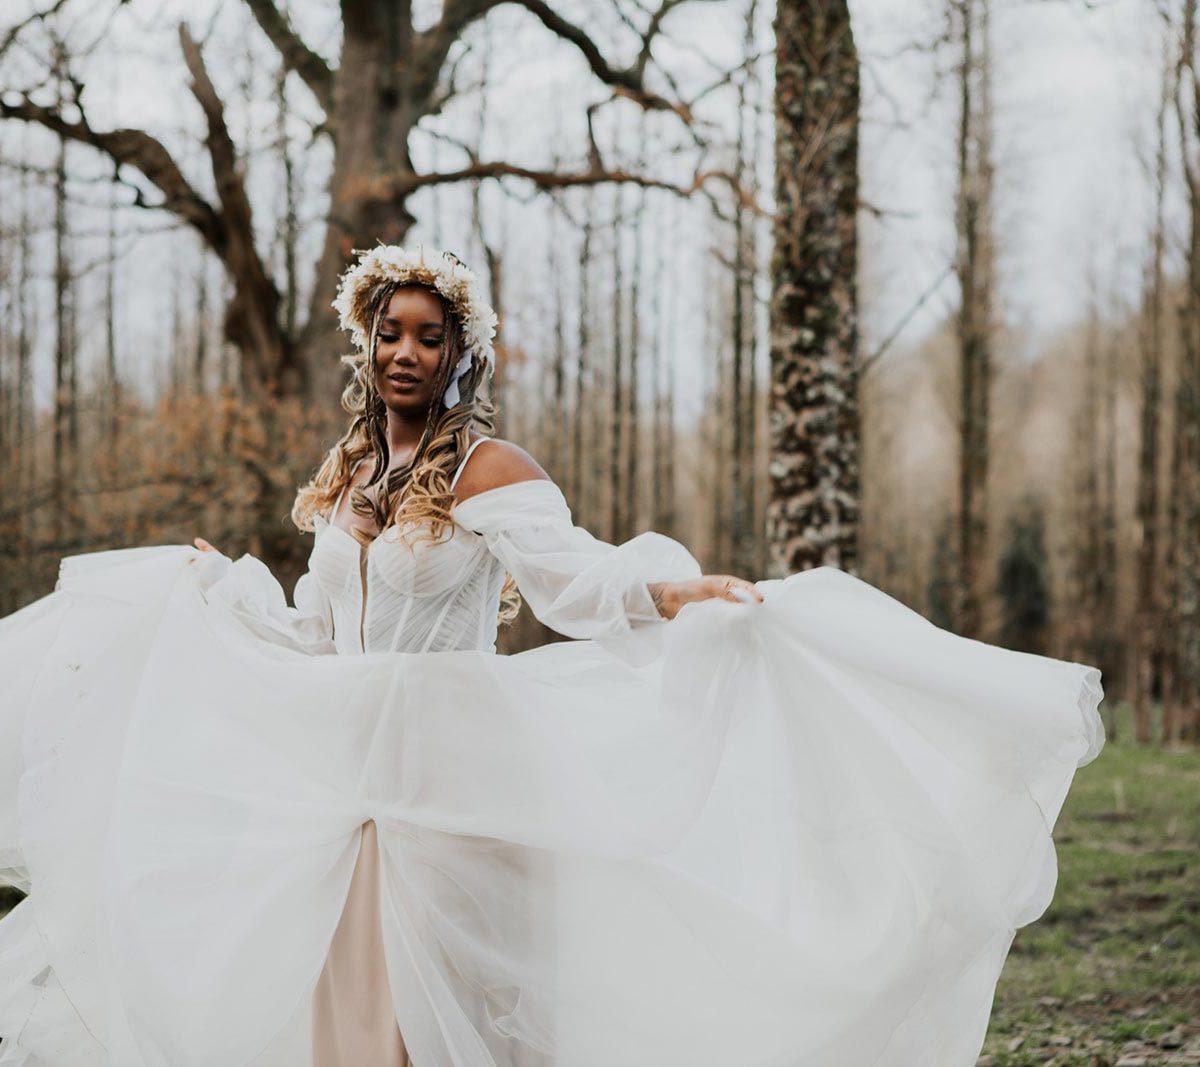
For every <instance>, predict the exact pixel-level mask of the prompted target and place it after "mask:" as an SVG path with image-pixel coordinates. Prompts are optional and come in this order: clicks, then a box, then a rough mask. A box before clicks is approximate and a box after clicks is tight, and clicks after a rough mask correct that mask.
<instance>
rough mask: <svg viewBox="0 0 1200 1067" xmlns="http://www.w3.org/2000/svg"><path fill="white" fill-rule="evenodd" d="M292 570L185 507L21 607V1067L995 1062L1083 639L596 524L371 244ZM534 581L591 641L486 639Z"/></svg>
mask: <svg viewBox="0 0 1200 1067" xmlns="http://www.w3.org/2000/svg"><path fill="white" fill-rule="evenodd" d="M335 306H336V307H337V309H338V311H339V312H340V315H341V320H342V325H343V326H344V327H345V328H346V329H348V330H349V331H350V333H351V334H352V336H353V338H354V340H355V343H356V347H357V349H358V352H357V354H356V355H355V356H354V357H346V358H347V360H348V361H349V362H350V364H351V366H352V369H353V379H352V381H351V383H350V385H349V386H348V388H347V390H346V393H345V395H344V397H343V405H344V406H345V407H346V408H347V409H348V410H349V411H351V412H352V414H353V416H354V417H353V419H352V421H351V423H350V425H349V428H348V429H347V431H346V433H345V434H344V436H343V437H342V439H341V440H340V441H338V442H337V444H336V445H335V446H334V447H333V448H332V449H331V450H330V452H329V453H328V455H327V456H326V458H325V460H324V462H323V463H322V464H321V466H320V467H319V469H318V470H317V473H316V475H315V477H314V478H313V480H312V482H311V483H310V484H309V485H306V486H304V487H303V488H302V489H301V490H300V492H299V493H298V495H297V498H296V501H295V504H294V506H293V512H292V517H293V519H294V521H295V522H296V524H297V526H298V527H300V528H301V529H305V530H308V529H311V530H313V531H314V534H315V540H314V544H313V548H312V553H311V555H310V558H309V567H308V570H307V572H306V573H305V574H304V575H303V576H302V577H301V579H300V581H299V582H298V584H297V586H296V590H295V607H290V606H289V605H288V604H287V603H286V600H285V599H284V594H283V592H282V589H281V588H280V586H279V584H278V582H277V581H276V580H275V579H274V577H273V576H272V575H271V573H270V572H269V571H268V570H267V568H266V567H265V566H264V565H263V564H262V562H261V561H259V560H257V559H256V558H255V557H253V556H250V555H243V556H241V557H240V558H238V559H236V560H231V559H230V558H229V557H227V556H225V555H223V554H222V553H220V552H218V551H217V550H215V549H214V548H213V546H211V545H209V544H208V543H207V542H206V541H204V540H203V539H202V538H197V539H196V544H195V546H194V547H193V546H185V545H165V546H154V547H147V548H128V549H120V550H114V551H109V552H96V553H90V554H86V555H78V556H69V557H67V558H65V559H64V560H63V561H62V563H61V567H60V573H59V580H58V583H57V585H56V587H55V590H54V591H53V592H52V593H51V594H49V595H48V596H46V597H43V598H42V599H41V600H38V601H36V602H34V603H33V604H30V605H29V606H28V607H26V608H23V609H22V610H20V611H18V612H16V613H14V614H13V615H10V616H8V617H7V618H6V619H2V620H0V671H3V677H4V678H5V696H4V702H3V705H2V707H0V879H3V880H5V881H7V882H9V883H11V884H14V885H17V886H19V887H20V888H22V889H25V890H27V891H29V892H30V895H29V896H28V897H27V898H26V899H25V900H23V901H22V902H21V903H20V904H19V905H18V906H17V907H16V908H15V909H14V910H13V911H12V912H11V913H10V914H9V915H8V916H7V917H6V918H5V919H3V920H2V921H0V1037H3V1043H0V1064H3V1065H4V1067H10V1065H15V1064H25V1065H27V1067H35V1065H38V1067H41V1065H49V1067H58V1065H64V1067H65V1065H77V1064H78V1065H93V1064H95V1065H100V1064H105V1065H107V1064H114V1065H120V1067H167V1065H169V1067H191V1065H196V1067H199V1065H205V1067H213V1065H219V1067H240V1065H255V1067H284V1065H287V1067H294V1065H312V1067H348V1065H351V1064H354V1065H366V1064H370V1065H379V1067H397V1065H407V1064H411V1065H413V1067H534V1065H537V1067H592V1065H595V1067H600V1065H604V1067H614V1065H621V1067H641V1065H645V1067H651V1065H653V1067H675V1065H678V1067H683V1065H687V1067H705V1065H711V1067H717V1065H721V1067H725V1065H729V1064H737V1065H738V1067H835V1065H836V1067H859V1065H863V1067H865V1065H890V1067H914V1065H916V1064H921V1065H930V1067H943V1065H966V1064H973V1063H974V1062H975V1058H976V1056H977V1054H978V1052H979V1048H980V1046H981V1044H982V1042H983V1037H984V1034H985V1031H986V1027H987V1020H988V1015H989V1012H990V1007H991V1001H992V995H993V991H994V988H995V984H996V981H997V979H998V977H999V973H1000V969H1001V967H1002V966H1003V963H1004V960H1005V957H1006V955H1007V952H1008V948H1009V945H1010V943H1011V941H1012V937H1013V935H1014V934H1015V931H1016V929H1017V928H1018V927H1020V926H1021V925H1024V924H1026V923H1028V922H1031V921H1032V920H1034V919H1036V918H1037V917H1038V916H1039V915H1040V914H1041V913H1042V912H1043V911H1044V910H1045V908H1046V906H1047V905H1048V903H1049V901H1050V899H1051V895H1052V893H1053V890H1054V885H1055V881H1056V867H1055V853H1054V845H1053V841H1052V838H1051V831H1052V829H1053V826H1054V823H1055V821H1056V819H1057V817H1058V813H1059V811H1060V809H1061V807H1062V804H1063V801H1064V799H1065V796H1066V792H1067V790H1068V788H1069V786H1070V783H1071V780H1072V776H1073V774H1074V770H1075V768H1076V767H1078V766H1081V765H1083V764H1084V763H1087V762H1088V761H1090V760H1091V759H1094V758H1095V757H1096V755H1097V754H1098V753H1099V751H1100V748H1101V746H1102V745H1103V742H1104V735H1103V729H1102V727H1101V723H1100V718H1099V715H1098V712H1097V707H1098V704H1099V702H1100V699H1101V695H1102V693H1101V687H1100V676H1099V672H1098V671H1097V670H1096V669H1095V668H1094V667H1090V666H1087V665H1085V664H1079V663H1068V662H1065V661H1060V660H1054V659H1049V658H1045V657H1041V656H1033V655H1028V654H1024V653H1018V652H1012V651H1008V650H1005V649H1001V648H996V647H993V646H990V645H986V644H983V643H981V642H977V641H971V640H967V639H964V638H959V637H957V636H955V635H953V634H950V633H948V632H946V631H944V630H941V629H938V628H937V627H935V626H933V625H932V624H930V623H929V622H927V621H926V620H925V619H923V618H922V617H921V616H919V615H917V614H916V613H915V612H912V611H910V610H909V609H907V608H905V607H904V606H903V605H901V604H899V603H898V602H897V601H895V600H893V599H891V598H890V597H888V596H886V595H885V594H883V593H882V592H880V591H878V590H876V589H874V588H873V587H872V586H870V585H868V584H867V583H865V582H862V581H860V580H858V579H856V578H853V577H851V576H849V575H846V574H843V573H841V572H839V571H837V570H834V569H832V568H828V567H821V568H817V569H816V570H812V571H806V572H803V573H800V574H794V575H791V576H790V577H788V578H786V579H783V580H780V581H760V582H757V583H753V582H749V581H746V580H744V579H742V578H739V577H734V576H731V575H704V574H702V573H701V569H700V567H699V565H698V564H697V562H696V561H695V559H694V558H693V557H692V556H691V554H690V553H689V552H688V551H687V550H686V549H685V548H684V547H683V546H682V545H680V544H679V543H678V542H675V541H673V540H671V539H669V538H667V537H663V536H661V535H659V534H656V533H649V532H648V533H643V534H640V535H639V536H637V537H634V538H633V539H631V540H630V541H628V542H626V543H624V544H621V545H619V546H613V545H609V544H606V543H604V542H602V541H599V540H597V539H596V538H594V537H592V536H591V535H590V534H588V533H587V532H586V531H584V530H583V529H581V528H580V527H578V526H575V525H574V523H573V521H572V517H571V512H570V509H569V507H568V505H567V502H566V500H565V499H564V498H563V495H562V493H561V492H560V491H559V489H558V488H557V487H556V486H555V484H554V483H553V482H552V481H551V480H550V479H549V478H548V477H547V476H546V473H545V472H544V471H543V470H542V468H541V467H540V466H539V465H538V464H537V463H536V462H535V461H534V459H532V458H531V457H530V456H529V455H528V454H527V453H526V452H524V451H523V450H522V449H520V448H518V447H517V446H516V445H513V444H511V443H508V442H505V441H501V440H498V439H496V438H494V437H493V436H491V434H490V431H491V410H490V406H489V404H488V402H487V400H486V392H485V387H486V384H487V379H488V376H489V374H490V370H491V364H492V345H491V340H492V336H493V334H494V327H495V316H494V315H493V313H492V311H491V309H490V308H489V307H488V306H487V304H486V303H485V302H484V300H483V298H482V296H481V294H480V292H479V289H478V286H477V283H476V280H475V278H474V276H473V274H472V273H471V272H470V271H469V270H468V269H467V268H466V267H465V266H463V265H462V264H461V262H459V261H458V260H457V259H456V258H455V257H453V256H451V255H449V254H448V253H435V252H431V251H427V250H422V249H416V250H406V249H401V248H397V247H394V246H381V247H378V248H375V249H372V250H370V251H369V252H365V253H362V254H361V255H360V256H359V259H358V261H357V263H356V264H355V265H354V266H353V267H352V268H351V269H350V270H348V271H347V272H346V274H345V275H344V276H343V278H342V281H341V285H340V287H339V291H338V294H337V299H336V300H335ZM518 596H519V597H521V598H523V599H524V600H525V601H527V602H528V604H529V606H530V608H531V609H532V611H533V612H534V614H535V615H536V616H537V617H538V618H539V619H541V621H542V622H544V623H546V624H547V625H548V626H550V627H552V628H553V629H555V630H556V631H558V632H559V633H561V634H563V635H565V636H567V637H572V638H578V639H580V640H576V641H570V642H564V643H558V644H552V645H548V646H546V647H544V648H539V649H535V650H533V651H530V652H525V653H521V654H519V655H514V656H500V655H496V652H495V641H496V634H497V627H498V624H499V623H500V622H502V621H504V620H506V619H507V618H509V617H511V615H512V613H513V612H514V611H515V608H516V606H517V603H518Z"/></svg>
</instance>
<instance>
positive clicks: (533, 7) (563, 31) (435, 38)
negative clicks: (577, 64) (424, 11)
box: [416, 0, 692, 122]
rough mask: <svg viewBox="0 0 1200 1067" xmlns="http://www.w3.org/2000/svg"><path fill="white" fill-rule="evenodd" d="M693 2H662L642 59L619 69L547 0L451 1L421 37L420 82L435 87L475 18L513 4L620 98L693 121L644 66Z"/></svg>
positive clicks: (647, 33) (644, 40) (583, 31)
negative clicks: (665, 25)
mask: <svg viewBox="0 0 1200 1067" xmlns="http://www.w3.org/2000/svg"><path fill="white" fill-rule="evenodd" d="M686 2H688V0H663V4H662V7H661V8H660V9H659V11H658V12H656V13H655V15H654V16H653V17H652V18H651V20H650V27H649V28H648V29H647V31H646V33H645V35H644V36H643V39H642V48H641V51H640V53H639V55H638V58H637V60H635V61H634V63H633V65H632V66H630V67H615V66H613V65H612V64H611V63H609V61H608V60H607V59H606V58H605V57H604V54H603V53H602V52H601V51H600V48H599V47H598V46H597V44H596V42H595V41H593V40H592V38H591V37H590V36H589V34H588V33H587V31H586V30H584V29H583V28H582V27H580V26H577V25H576V24H575V23H573V22H571V21H570V20H569V19H567V18H564V17H563V16H562V15H560V14H559V13H558V12H557V11H555V10H554V8H553V7H551V5H550V4H549V3H547V0H447V2H446V6H445V10H444V12H443V14H442V19H441V21H440V22H439V23H438V24H437V25H436V26H433V27H432V28H430V29H429V30H426V31H425V32H424V33H422V34H421V35H420V38H419V40H418V42H417V45H418V47H417V49H416V52H417V55H418V56H419V57H420V58H419V61H418V64H417V70H418V83H419V84H423V85H426V84H427V85H432V84H433V81H434V80H436V78H437V75H438V71H439V70H440V69H441V66H442V63H443V62H444V61H445V58H446V55H447V54H448V52H449V49H450V46H451V44H452V43H453V42H454V41H455V40H457V39H458V38H459V37H460V36H461V35H462V32H463V30H465V29H466V27H467V26H469V25H470V24H471V23H472V22H474V21H476V20H477V19H479V18H481V17H483V16H484V15H486V14H487V13H488V12H489V11H491V10H493V9H494V8H497V7H500V6H502V5H503V4H514V5H516V6H517V7H522V8H524V9H525V10H526V11H528V12H529V13H530V14H532V15H534V16H535V17H536V18H537V19H538V20H539V21H540V22H541V23H542V25H543V26H545V27H546V29H548V30H549V31H550V32H551V33H553V34H555V36H557V37H561V38H562V39H563V40H564V41H567V42H568V43H569V44H572V45H574V46H575V48H576V49H577V50H578V51H579V52H580V53H581V54H582V55H583V58H584V59H585V60H587V64H588V66H589V67H590V68H591V70H592V73H593V74H595V75H596V77H597V78H599V79H600V81H602V82H604V84H605V85H608V86H611V87H612V89H613V90H614V91H615V92H616V94H617V95H618V96H624V97H626V98H627V99H629V100H632V101H633V102H634V103H636V104H639V105H640V106H641V107H643V108H645V109H646V110H647V111H669V112H672V113H673V114H676V115H678V116H679V117H680V119H682V120H683V121H684V122H691V120H692V113H691V110H690V109H689V108H688V106H687V105H686V104H684V103H682V102H680V101H677V100H668V99H667V98H666V97H664V96H661V95H660V94H658V93H655V92H653V91H651V90H650V89H648V88H647V87H646V80H645V68H646V65H647V63H648V61H649V58H650V50H651V48H652V46H653V41H654V36H655V35H656V34H657V33H658V31H659V29H660V28H661V25H662V20H663V18H665V17H666V14H667V12H669V11H670V10H672V9H673V8H675V7H678V6H679V5H680V4H683V3H686Z"/></svg>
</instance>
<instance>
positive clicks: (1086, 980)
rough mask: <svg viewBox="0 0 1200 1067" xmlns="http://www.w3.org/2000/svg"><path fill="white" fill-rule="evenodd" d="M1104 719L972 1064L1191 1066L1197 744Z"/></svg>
mask: <svg viewBox="0 0 1200 1067" xmlns="http://www.w3.org/2000/svg"><path fill="white" fill-rule="evenodd" d="M1116 722H1117V727H1118V741H1117V742H1112V741H1111V740H1110V742H1109V743H1108V744H1107V745H1106V746H1105V748H1104V750H1103V751H1102V752H1101V753H1100V756H1099V757H1098V758H1097V759H1096V760H1095V761H1094V762H1093V763H1091V764H1089V765H1088V766H1086V767H1082V768H1080V770H1079V771H1077V772H1076V775H1075V781H1074V783H1073V785H1072V787H1071V792H1070V794H1069V795H1068V797H1067V802H1066V804H1065V805H1064V807H1063V812H1062V815H1061V816H1060V818H1059V821H1058V824H1057V825H1056V827H1055V831H1054V839H1055V842H1056V845H1057V851H1058V866H1059V878H1058V887H1057V889H1056V891H1055V895H1054V900H1053V901H1052V902H1051V904H1050V907H1049V908H1048V909H1047V910H1046V913H1045V914H1044V915H1043V916H1042V917H1041V918H1040V919H1039V920H1038V921H1037V922H1035V923H1032V924H1030V925H1029V926H1026V927H1024V928H1022V929H1021V930H1019V931H1018V932H1017V936H1016V939H1015V941H1014V942H1013V947H1012V950H1011V952H1010V953H1009V957H1008V962H1007V963H1006V965H1005V968H1004V972H1003V974H1002V975H1001V977H1000V982H999V985H998V986H997V988H996V1000H995V1004H994V1006H993V1011H992V1020H991V1026H990V1028H989V1030H988V1037H987V1041H986V1043H985V1045H984V1052H985V1056H984V1058H983V1059H982V1060H981V1063H986V1064H990V1065H993V1067H1026V1065H1032V1064H1053V1065H1055V1067H1073V1065H1076V1064H1078V1065H1081V1067H1114V1065H1116V1064H1118V1063H1122V1061H1124V1062H1126V1063H1128V1064H1130V1065H1133V1064H1137V1063H1144V1064H1145V1065H1147V1067H1150V1065H1158V1064H1200V751H1196V750H1195V749H1186V750H1180V749H1175V750H1166V751H1164V750H1162V749H1158V748H1138V747H1135V746H1133V745H1130V744H1127V743H1126V742H1125V740H1124V738H1127V737H1128V736H1129V734H1130V730H1129V716H1128V709H1127V708H1118V709H1117V711H1116Z"/></svg>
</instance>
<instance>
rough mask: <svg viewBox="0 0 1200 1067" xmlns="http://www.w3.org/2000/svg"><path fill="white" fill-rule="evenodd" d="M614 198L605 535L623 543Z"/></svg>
mask: <svg viewBox="0 0 1200 1067" xmlns="http://www.w3.org/2000/svg"><path fill="white" fill-rule="evenodd" d="M613 196H614V198H615V207H614V212H615V219H614V222H613V228H612V237H613V248H612V284H613V301H612V378H611V379H610V383H609V384H610V389H611V392H610V393H609V418H610V420H611V424H612V437H611V438H610V439H609V452H608V478H607V481H608V484H609V487H610V491H611V494H612V495H611V496H610V497H609V504H608V506H609V518H608V533H609V538H610V539H611V540H612V541H623V540H625V517H624V515H623V514H622V509H621V505H622V503H623V502H624V495H623V493H622V492H621V476H622V474H624V471H623V470H622V464H621V458H622V453H621V446H622V444H623V442H624V439H625V434H624V429H625V427H624V425H623V424H624V421H625V393H624V389H625V288H624V287H625V271H624V265H623V264H622V262H621V237H622V231H623V230H624V227H625V215H624V211H625V208H624V196H623V190H622V189H621V188H620V186H618V187H617V188H616V189H614V190H613Z"/></svg>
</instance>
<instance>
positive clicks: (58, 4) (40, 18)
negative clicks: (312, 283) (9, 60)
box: [0, 0, 68, 56]
mask: <svg viewBox="0 0 1200 1067" xmlns="http://www.w3.org/2000/svg"><path fill="white" fill-rule="evenodd" d="M67 3H68V0H55V2H54V3H53V4H52V5H51V6H50V7H49V8H47V9H46V10H45V11H35V12H34V13H33V14H32V15H30V16H29V17H28V18H24V19H22V20H21V21H20V22H18V23H17V24H16V25H15V26H14V27H13V28H12V29H11V30H9V31H8V33H6V34H5V35H4V39H3V40H2V41H0V56H3V55H4V53H5V52H7V51H8V50H9V49H10V48H11V47H12V46H13V44H14V42H15V41H16V39H17V38H18V37H19V36H20V35H21V33H22V32H23V31H24V30H25V28H26V27H27V26H32V25H33V23H35V22H45V21H46V19H48V18H52V17H53V16H54V15H57V14H58V13H59V12H60V11H61V10H62V9H63V8H64V7H65V6H66V4H67Z"/></svg>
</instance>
